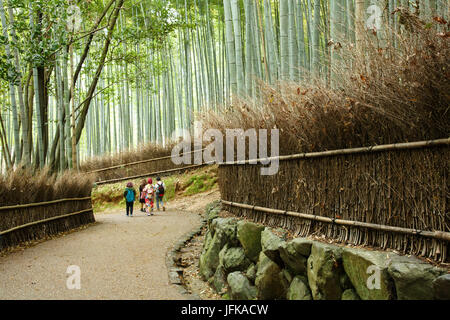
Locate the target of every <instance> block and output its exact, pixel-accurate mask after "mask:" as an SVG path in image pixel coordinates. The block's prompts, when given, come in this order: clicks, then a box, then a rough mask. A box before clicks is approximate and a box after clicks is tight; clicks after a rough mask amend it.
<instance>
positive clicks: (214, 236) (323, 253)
mask: <svg viewBox="0 0 450 320" xmlns="http://www.w3.org/2000/svg"><path fill="white" fill-rule="evenodd" d="M219 211H220V208H219V207H215V208H214V207H210V209H209V210H208V211H207V219H208V221H207V224H208V231H207V234H206V237H205V243H204V248H203V252H202V255H201V257H200V261H199V268H200V273H201V276H202V277H203V279H204V280H206V281H208V282H209V283H210V284H211V285H212V286H213V287H214V288H215V290H216V291H217V292H219V293H221V294H223V295H224V297H225V298H227V297H228V298H231V299H239V300H251V299H262V300H266V299H289V300H324V299H326V300H359V299H362V300H393V299H398V300H411V299H420V300H425V299H445V300H448V299H450V274H449V273H448V270H444V269H441V268H437V267H435V266H433V265H431V264H428V263H426V262H424V261H422V260H420V259H418V258H416V257H413V256H400V255H398V254H395V253H393V252H386V251H372V250H368V249H359V248H349V247H343V246H337V245H333V244H328V243H324V242H320V241H315V240H310V239H307V238H295V239H293V240H289V241H287V240H286V239H285V233H284V232H283V230H280V229H277V230H274V229H271V228H268V227H264V226H263V225H259V224H255V223H252V222H248V221H244V220H238V219H236V218H221V217H219V216H218V213H219Z"/></svg>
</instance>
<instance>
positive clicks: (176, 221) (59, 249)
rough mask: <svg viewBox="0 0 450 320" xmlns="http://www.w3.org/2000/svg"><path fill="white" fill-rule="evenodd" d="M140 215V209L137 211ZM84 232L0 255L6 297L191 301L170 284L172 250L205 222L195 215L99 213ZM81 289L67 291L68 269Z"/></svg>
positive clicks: (0, 293) (1, 291) (0, 291)
mask: <svg viewBox="0 0 450 320" xmlns="http://www.w3.org/2000/svg"><path fill="white" fill-rule="evenodd" d="M135 211H136V210H135ZM95 218H96V220H97V223H96V224H95V225H93V226H91V227H89V228H86V229H84V230H81V231H77V232H73V233H70V234H67V235H64V236H61V237H58V238H56V239H53V240H49V241H46V242H43V243H39V244H37V245H36V246H33V247H30V248H27V249H25V250H22V251H16V252H13V253H11V254H8V255H6V256H4V257H0V299H171V300H176V299H185V297H184V296H183V295H182V294H180V293H179V292H178V290H177V288H176V287H175V286H172V285H170V284H169V282H168V275H167V268H166V264H165V256H166V252H167V250H168V249H169V247H171V246H172V245H173V243H174V242H175V241H177V240H178V239H179V238H180V237H181V236H182V235H183V234H185V233H187V232H189V231H190V230H192V229H194V227H196V226H198V225H199V224H200V220H201V217H200V216H199V215H198V214H196V213H192V212H184V211H170V210H169V211H166V212H158V213H156V214H155V216H152V217H147V216H146V215H145V214H144V213H142V212H135V216H134V217H133V218H128V217H126V216H125V214H124V213H123V210H121V211H115V212H111V213H107V214H99V215H96V217H95ZM70 265H77V266H79V267H80V270H81V289H80V290H77V289H72V290H69V289H67V286H66V281H67V278H68V277H69V274H67V273H66V272H67V267H68V266H70Z"/></svg>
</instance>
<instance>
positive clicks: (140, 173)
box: [87, 149, 203, 184]
mask: <svg viewBox="0 0 450 320" xmlns="http://www.w3.org/2000/svg"><path fill="white" fill-rule="evenodd" d="M201 151H203V149H202V150H195V151H191V152H186V153H184V154H183V155H190V157H191V163H192V164H193V163H194V154H195V153H197V152H201ZM183 167H189V165H186V164H180V165H176V164H175V163H174V162H173V161H172V157H171V152H170V150H167V151H166V152H165V154H163V155H161V156H156V157H154V158H151V159H145V160H139V161H133V162H128V163H121V164H117V165H113V166H109V167H105V168H101V169H96V170H92V171H88V172H87V173H92V174H95V176H96V177H95V181H96V182H97V184H105V183H114V182H119V181H123V180H127V179H133V178H140V177H145V176H147V175H152V174H158V173H159V172H165V171H167V170H172V169H173V170H174V171H176V170H175V169H182V168H183ZM169 172H170V171H169ZM144 173H145V174H144Z"/></svg>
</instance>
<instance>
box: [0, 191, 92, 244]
mask: <svg viewBox="0 0 450 320" xmlns="http://www.w3.org/2000/svg"><path fill="white" fill-rule="evenodd" d="M0 217H1V219H0V249H2V248H6V247H10V246H13V245H17V244H19V243H21V242H24V241H30V240H36V239H41V238H44V237H46V236H50V235H54V234H57V233H59V232H64V231H68V230H70V229H73V228H77V227H79V226H82V225H84V224H88V223H91V222H95V219H94V214H93V209H92V202H91V197H82V198H68V199H58V200H52V201H46V202H39V203H30V204H20V205H15V206H4V207H0Z"/></svg>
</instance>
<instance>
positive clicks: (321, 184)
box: [219, 138, 450, 262]
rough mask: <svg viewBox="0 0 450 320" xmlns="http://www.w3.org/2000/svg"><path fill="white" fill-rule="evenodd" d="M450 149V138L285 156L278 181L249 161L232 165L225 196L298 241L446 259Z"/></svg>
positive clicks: (222, 176) (236, 209) (222, 171)
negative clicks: (324, 239) (330, 242)
mask: <svg viewBox="0 0 450 320" xmlns="http://www.w3.org/2000/svg"><path fill="white" fill-rule="evenodd" d="M449 146H450V138H446V139H439V140H433V141H420V142H411V143H402V144H391V145H382V146H375V147H368V148H353V149H344V150H333V151H325V152H314V153H302V154H297V155H288V156H280V157H278V159H279V160H280V168H279V172H278V174H276V175H274V176H261V175H260V168H261V165H249V162H250V160H247V161H245V163H244V164H242V163H241V162H237V161H236V162H228V163H223V164H222V165H220V166H219V182H220V183H219V185H220V191H221V195H222V199H223V203H224V204H225V205H228V206H229V211H231V212H232V213H234V214H236V215H240V216H245V217H249V218H251V219H254V220H255V221H257V222H262V223H265V224H267V225H270V226H273V227H283V228H285V229H289V230H291V231H293V232H294V233H295V234H296V235H298V236H308V235H318V236H325V237H327V238H329V239H335V240H337V241H339V242H343V243H350V244H354V245H364V246H373V247H379V248H382V249H387V248H390V249H395V250H398V251H400V252H403V253H408V254H414V255H418V256H425V257H429V258H431V259H433V260H435V261H439V262H446V261H448V257H449V231H450V214H449V212H448V208H449V199H450V196H449V188H448V173H449V163H450V161H449V159H450V154H449V151H450V148H449ZM259 160H264V159H259ZM270 208H279V209H270ZM280 208H282V209H280ZM288 213H289V214H288Z"/></svg>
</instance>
